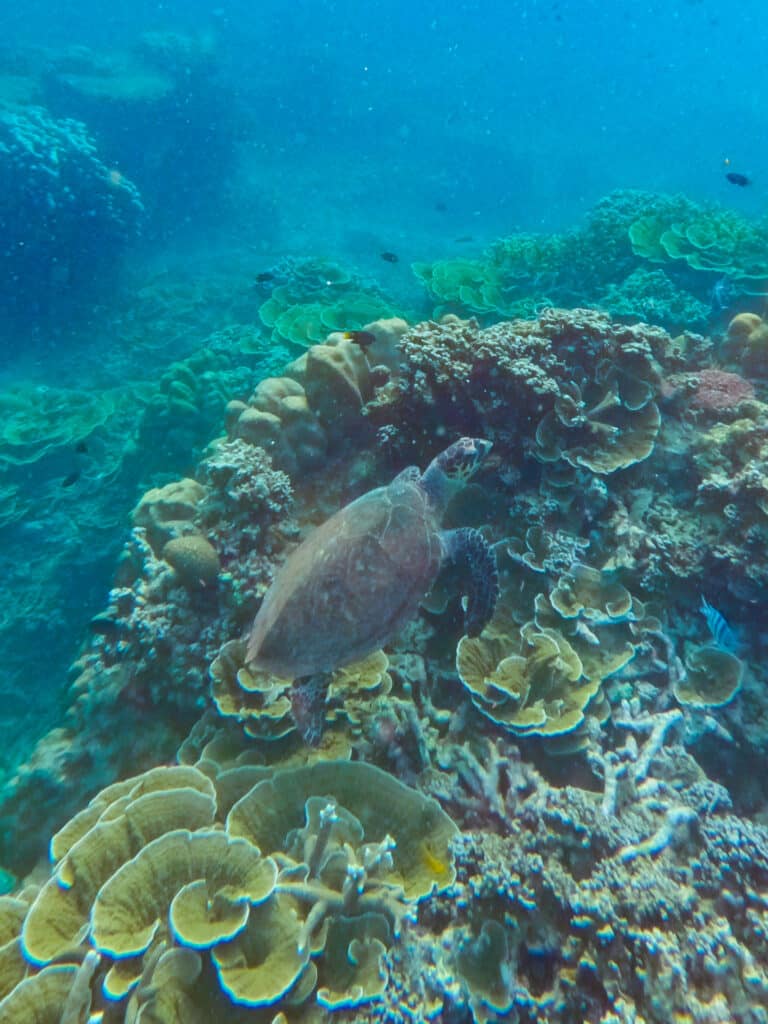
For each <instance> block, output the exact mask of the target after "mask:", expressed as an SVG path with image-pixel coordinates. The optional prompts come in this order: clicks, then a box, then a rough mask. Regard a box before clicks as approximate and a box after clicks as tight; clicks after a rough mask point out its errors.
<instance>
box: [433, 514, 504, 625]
mask: <svg viewBox="0 0 768 1024" xmlns="http://www.w3.org/2000/svg"><path fill="white" fill-rule="evenodd" d="M444 537H445V555H446V559H447V560H450V561H451V562H453V563H455V564H460V565H462V567H465V569H466V572H467V573H468V575H469V587H468V589H467V594H466V597H465V599H464V601H463V602H462V606H463V607H464V629H465V630H466V632H467V635H468V636H480V634H481V633H482V631H483V629H485V627H486V626H487V625H488V623H489V622H490V621H491V619H492V618H493V613H494V611H495V609H496V601H497V600H498V597H499V570H498V566H497V564H496V553H495V552H494V550H493V548H492V547H491V545H490V544H489V543H488V541H487V540H486V539H485V537H484V536H483V535H482V533H480V531H479V530H473V529H470V528H467V527H465V528H463V529H460V530H450V531H448V532H447V533H446V534H444Z"/></svg>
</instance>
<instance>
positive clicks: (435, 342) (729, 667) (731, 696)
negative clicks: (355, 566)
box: [0, 221, 768, 1024]
mask: <svg viewBox="0 0 768 1024" xmlns="http://www.w3.org/2000/svg"><path fill="white" fill-rule="evenodd" d="M665 230H666V229H665ZM688 234H689V235H690V237H688V236H686V237H683V236H682V235H679V233H678V234H676V235H675V238H674V239H670V238H666V235H665V231H664V230H662V225H661V224H660V223H659V222H657V221H654V222H652V223H651V222H644V223H642V224H640V225H639V226H638V227H637V228H636V229H635V231H634V233H633V236H632V240H633V243H634V244H635V245H636V246H640V245H641V244H642V246H643V247H644V250H646V251H648V252H652V253H654V254H656V253H659V252H661V251H662V250H664V251H667V250H670V251H671V249H670V247H671V246H672V245H673V242H674V257H675V258H676V259H679V260H687V261H688V262H689V263H690V264H691V266H695V265H696V260H695V259H694V255H693V253H694V250H695V249H696V242H697V240H698V239H699V235H700V231H694V229H693V228H690V229H689V232H688ZM723 244H724V243H723ZM696 251H698V250H696ZM726 255H727V253H726ZM465 269H466V268H465ZM476 270H477V268H474V269H473V273H474V272H475V271H476ZM422 272H423V273H425V274H426V273H427V272H426V271H422ZM744 273H745V274H746V273H747V270H745V271H744ZM430 274H431V277H430V281H431V282H432V286H433V287H435V288H437V287H443V286H444V285H443V284H441V283H440V282H444V281H445V279H446V278H445V269H444V268H443V269H437V268H433V269H432V270H431V271H430ZM457 294H459V295H461V293H460V292H459V293H457ZM467 294H468V293H467V292H466V291H465V292H464V293H463V298H464V299H466V296H467ZM488 296H489V293H488V291H487V289H486V294H485V299H484V300H483V301H486V302H488V301H490V299H489V297H488ZM473 301H475V300H473ZM278 320H279V317H278V316H277V315H276V316H275V318H274V322H275V324H276V325H277V324H278ZM292 322H293V321H292ZM361 326H362V327H363V328H364V330H365V331H366V332H367V333H368V335H370V337H369V338H367V339H366V342H367V343H366V344H365V345H364V346H361V345H359V344H357V343H356V342H355V341H354V339H353V338H350V337H349V336H348V335H347V334H345V333H334V332H332V333H330V334H328V335H326V336H324V337H323V338H322V339H320V340H318V341H317V343H315V344H312V345H311V346H310V347H308V348H307V350H306V351H305V352H304V354H302V355H301V356H300V357H299V358H298V359H296V360H295V361H294V362H292V363H290V364H288V365H287V366H285V367H284V369H283V370H282V372H281V373H280V375H276V376H272V377H268V378H266V379H264V380H261V381H260V382H259V383H258V385H257V386H256V388H255V390H253V392H252V393H251V394H250V395H249V396H244V397H243V398H242V399H235V400H232V401H230V403H229V404H228V406H227V408H226V411H225V416H224V423H223V432H222V433H221V435H220V436H219V437H218V438H217V439H216V441H214V443H213V444H212V445H211V446H210V447H209V449H208V450H207V452H206V454H205V455H204V457H203V459H202V461H201V462H200V464H199V466H198V468H197V471H196V473H195V475H194V477H188V478H185V479H181V480H178V481H175V482H173V483H169V484H166V485H165V486H163V487H160V488H156V489H154V490H152V491H149V492H148V493H147V494H146V495H145V496H144V497H143V498H142V500H141V501H140V502H139V503H138V505H137V507H136V508H135V509H134V511H133V517H132V526H133V528H132V532H131V536H130V539H129V541H128V543H127V544H126V547H125V550H124V552H123V555H122V557H121V560H120V564H119V568H118V572H117V577H116V579H115V585H114V587H113V589H112V591H111V593H110V598H109V602H108V605H107V607H106V608H105V609H104V610H103V611H102V612H101V613H100V615H99V616H98V617H97V620H98V621H97V629H96V631H95V635H94V638H93V639H92V640H91V641H90V642H89V643H88V644H87V645H86V646H85V648H84V649H83V652H82V654H81V656H80V658H79V660H78V662H77V663H76V665H75V668H74V672H73V682H72V685H71V701H70V707H69V711H68V713H67V718H66V721H65V723H64V725H63V726H62V727H60V728H59V729H57V730H54V731H53V732H51V733H50V734H49V735H48V736H46V737H44V739H43V740H42V741H41V742H40V744H39V745H38V747H37V749H36V750H35V752H34V754H33V757H32V758H31V760H30V761H29V762H28V763H27V764H26V765H24V766H23V767H22V768H21V769H20V770H19V772H18V773H17V775H16V777H15V779H14V780H13V783H12V786H10V787H9V789H8V792H7V795H6V800H5V804H4V808H3V813H4V815H5V820H6V822H7V823H8V826H9V834H13V835H14V837H16V838H15V840H14V844H13V846H12V847H7V848H6V849H5V850H4V857H5V859H6V861H7V862H8V864H9V866H10V867H12V868H14V870H16V871H17V872H18V874H19V875H20V876H22V875H24V874H25V873H26V872H27V871H28V870H29V868H30V867H31V865H32V863H33V861H34V859H35V857H36V855H37V854H38V853H39V850H40V843H41V839H42V837H43V835H44V832H45V829H46V828H50V822H51V821H56V822H57V826H58V829H57V831H56V832H55V834H54V835H53V837H52V839H51V840H50V848H49V853H50V864H49V868H48V871H47V873H46V875H45V877H43V878H38V879H36V881H35V884H26V885H23V886H20V887H19V888H18V889H16V890H15V891H14V892H13V893H12V894H11V895H8V896H5V897H2V898H1V899H0V943H2V944H1V945H0V963H1V964H2V969H1V970H0V996H1V997H2V998H1V1001H0V1022H1V1024H5V1022H6V1021H7V1022H17V1021H21V1020H35V1021H59V1020H61V1021H65V1020H66V1021H68V1022H69V1021H88V1020H103V1021H105V1022H112V1021H142V1022H143V1024H149V1022H153V1024H154V1022H172V1021H173V1022H175V1021H179V1022H181V1021H183V1022H185V1024H188V1022H195V1021H200V1022H204V1021H213V1020H215V1021H219V1020H221V1021H254V1022H262V1021H263V1022H273V1024H277V1022H280V1024H294V1022H296V1024H299V1022H315V1021H333V1020H334V1019H335V1020H339V1021H351V1020H355V1021H389V1022H399V1021H402V1022H413V1021H423V1020H434V1021H448V1020H450V1021H456V1022H463V1021H467V1022H470V1021H477V1022H483V1024H484V1022H490V1021H501V1020H503V1021H516V1022H517V1021H519V1022H528V1021H531V1022H533V1021H537V1020H545V1019H546V1020H548V1021H562V1022H566V1021H573V1020H594V1021H602V1022H606V1024H607V1022H615V1021H638V1020H644V1021H648V1022H658V1024H667V1022H668V1021H670V1020H671V1019H677V1020H730V1019H733V1020H740V1021H753V1020H754V1021H757V1020H761V1019H762V1017H763V1016H764V1015H765V1013H766V1012H768V973H766V972H767V971H768V945H766V942H765V938H764V937H765V935H766V934H767V933H768V909H766V907H767V905H766V900H765V894H764V889H765V878H766V877H768V831H766V829H765V827H764V826H763V825H761V824H760V823H758V822H755V821H751V820H748V819H747V818H745V817H743V816H742V813H743V811H744V808H745V807H746V802H745V801H746V799H754V800H756V799H758V795H757V789H756V790H755V793H754V794H752V795H751V796H750V797H747V798H745V795H744V794H742V793H738V794H737V793H734V792H729V790H728V789H727V788H726V785H725V783H726V781H727V774H726V773H725V772H724V771H723V770H722V763H723V760H724V759H725V760H726V761H730V762H731V763H733V764H737V763H738V761H739V758H745V757H757V756H759V755H760V754H762V753H763V752H764V744H765V734H764V731H763V730H762V729H761V721H762V720H763V716H764V714H765V713H766V698H765V692H766V690H765V685H764V684H765V680H764V679H763V678H762V676H763V675H764V669H763V668H762V666H761V665H760V663H759V660H758V659H757V658H756V657H755V651H756V649H757V647H756V645H757V644H758V641H759V638H758V637H756V636H748V635H738V636H737V632H736V630H731V629H730V627H728V626H727V623H726V619H725V612H729V613H730V612H731V611H732V610H734V609H736V608H737V607H739V605H747V606H749V605H750V604H755V603H756V602H758V601H760V600H761V599H762V595H763V594H764V588H765V584H766V564H768V563H766V559H765V544H766V534H767V531H768V522H767V520H766V516H768V491H767V490H766V486H767V485H766V480H767V479H768V476H766V473H767V472H768V447H766V441H765V438H766V436H767V431H768V427H767V426H766V424H767V423H768V418H767V417H768V406H766V405H765V404H764V403H763V401H762V397H764V391H763V386H762V383H761V380H760V378H759V375H757V374H756V373H755V372H754V368H755V367H756V366H757V365H758V364H759V361H760V357H761V352H762V341H761V338H762V333H761V332H762V331H763V325H762V321H760V320H759V318H757V319H756V320H748V321H745V320H744V319H739V318H737V319H736V321H734V323H733V325H732V327H731V331H730V333H729V335H728V337H727V338H725V339H724V341H723V343H722V351H721V354H720V356H719V357H718V359H716V358H715V353H714V352H713V344H712V342H711V341H710V340H709V339H706V338H704V337H702V336H700V335H696V334H691V333H684V334H681V335H678V336H675V337H672V336H671V335H670V334H668V333H667V332H666V331H665V330H663V329H661V328H655V327H649V326H647V325H645V324H635V325H632V326H628V325H626V324H624V323H620V322H617V321H616V320H613V319H611V317H609V316H608V315H606V314H604V313H600V312H596V311H594V310H585V309H575V310H570V311H565V310H562V309H557V308H548V309H546V310H543V311H541V312H540V313H539V315H538V316H537V317H536V318H535V319H529V320H511V321H510V320H507V321H503V322H500V323H496V324H493V325H491V326H487V327H482V326H481V325H480V324H479V323H478V322H477V321H476V320H474V319H471V318H470V319H467V318H462V317H460V316H457V315H456V314H454V313H445V314H444V315H443V316H442V317H441V318H439V319H434V320H430V321H426V322H422V323H415V324H410V325H409V324H408V323H406V322H405V321H404V320H401V319H399V318H391V317H390V318H384V319H379V320H373V321H371V322H368V323H366V324H364V325H361ZM723 362H725V363H726V364H727V368H724V366H723V365H722V363H723ZM467 435H468V436H471V437H475V438H482V439H485V440H486V441H488V442H492V444H493V449H492V452H491V454H490V455H489V457H488V458H487V459H486V460H485V461H484V462H483V464H482V465H481V466H479V467H478V470H477V472H476V474H475V476H474V477H473V479H472V480H471V481H468V482H467V483H466V486H465V487H464V489H463V490H462V491H460V492H458V493H457V494H456V496H455V498H454V499H453V501H452V502H451V503H450V504H449V505H448V507H447V509H446V510H445V517H444V522H443V524H442V526H444V527H445V528H446V529H448V530H457V529H458V530H464V531H467V533H466V534H464V536H469V535H470V534H471V533H474V532H476V533H477V536H478V537H479V538H482V545H483V550H487V551H489V552H492V553H493V561H494V563H495V565H496V566H497V571H498V600H497V601H496V602H495V609H494V611H493V615H492V617H491V618H490V620H489V621H484V622H483V623H482V625H483V626H484V628H483V629H482V630H480V629H477V630H472V629H470V630H467V631H466V632H464V633H463V634H462V622H463V620H464V612H465V610H466V608H467V602H466V601H465V602H463V604H462V601H461V595H462V594H464V595H466V594H467V592H468V590H469V589H470V588H469V585H468V579H467V576H466V575H465V574H464V573H461V572H460V573H458V574H457V573H456V572H455V571H454V567H453V566H451V565H447V564H445V565H443V566H442V570H443V571H442V572H441V573H440V574H439V575H438V576H437V579H436V582H435V585H434V587H433V588H432V590H431V591H430V593H429V594H424V595H422V596H423V598H424V600H423V602H422V607H421V609H420V610H419V611H418V613H417V614H416V615H415V617H412V618H410V619H409V620H408V621H407V622H404V623H400V622H398V626H399V627H400V628H398V630H397V632H396V635H394V636H392V637H388V636H385V635H383V637H382V642H383V647H384V649H383V650H382V649H376V650H373V651H370V652H367V653H366V654H365V656H362V655H361V656H360V657H359V658H358V659H357V660H352V661H351V663H346V662H345V663H344V664H339V665H337V666H327V667H329V668H330V669H331V670H330V671H329V672H328V676H329V678H328V680H327V683H326V689H325V690H324V691H323V700H322V701H321V703H320V723H319V727H318V730H317V732H318V737H317V742H316V743H315V744H314V745H310V744H307V743H306V742H304V738H303V737H302V735H301V729H300V728H299V727H298V726H300V725H301V722H300V720H298V716H297V714H296V701H295V680H293V679H291V678H290V677H289V676H288V675H284V676H281V675H279V674H277V672H276V671H275V666H270V665H269V664H259V661H258V659H254V658H253V657H249V653H248V647H247V640H248V634H249V631H250V627H251V623H252V621H253V619H254V616H255V615H256V613H257V611H258V609H259V607H260V604H261V602H262V600H263V598H264V594H265V593H266V592H267V590H268V588H269V586H270V583H271V581H272V580H273V578H274V577H275V573H276V572H277V571H278V569H279V567H280V566H281V565H282V564H283V563H284V562H285V560H286V559H287V558H288V557H289V556H290V554H291V552H292V551H295V550H296V548H297V546H298V544H299V543H300V542H301V540H302V539H303V538H305V537H307V536H311V530H312V528H313V527H315V526H317V525H319V524H320V523H322V522H323V521H325V520H327V519H328V518H329V517H330V516H331V515H332V514H333V513H334V512H335V511H336V510H337V509H339V508H340V507H342V506H344V505H346V504H347V502H349V501H350V500H351V499H353V498H356V497H359V496H360V495H365V494H369V493H371V492H372V491H373V489H374V488H376V487H379V486H382V485H386V484H388V483H389V481H391V480H392V479H393V478H395V477H396V475H397V473H399V472H400V471H401V470H402V469H403V468H404V467H406V466H409V465H415V466H419V467H420V470H424V469H425V468H426V467H427V465H428V464H429V463H430V461H431V460H432V459H434V458H435V457H436V456H438V455H439V453H440V452H442V451H444V450H445V449H446V448H448V446H449V445H450V443H451V442H452V441H454V440H455V439H456V438H457V437H460V436H467ZM409 479H411V480H421V482H422V484H423V481H424V477H423V476H422V477H419V476H418V474H417V475H416V476H411V477H409ZM374 493H377V494H378V493H380V492H374ZM385 493H387V495H388V499H389V498H391V493H392V492H391V491H388V492H385ZM363 507H364V508H368V507H369V506H368V505H365V504H364V505H363ZM372 507H373V508H375V509H376V510H377V511H379V505H378V504H376V503H373V506H372ZM441 512H442V510H441ZM344 522H345V523H346V522H347V520H344ZM418 522H419V523H420V524H421V525H423V522H422V521H421V520H418ZM430 536H431V535H430ZM336 568H337V570H338V571H339V572H343V569H341V568H339V567H338V566H337V567H336ZM436 569H437V567H435V571H436ZM430 581H431V580H430ZM408 584H409V578H408V577H406V578H405V579H404V581H403V583H402V584H401V585H402V586H404V587H405V588H407V587H408ZM387 585H388V586H391V582H390V583H388V584H387ZM713 591H714V593H713ZM342 592H343V593H344V594H345V598H346V599H348V600H349V601H350V602H354V601H355V600H356V597H357V594H356V593H354V592H348V591H344V590H343V589H342ZM703 593H706V594H708V595H711V596H712V604H707V606H706V607H707V608H708V609H709V610H708V611H707V613H706V616H703V615H700V614H699V604H700V601H701V595H702V594H703ZM476 596H477V595H476V594H475V597H476ZM495 596H496V591H495V589H494V597H495ZM391 598H392V595H391V593H389V592H388V593H386V594H385V593H382V594H380V595H379V601H378V606H377V594H376V591H375V587H374V588H372V589H371V591H370V592H367V593H366V601H365V605H364V607H363V609H362V611H360V610H359V609H358V610H357V612H356V614H358V615H363V616H365V615H368V616H373V617H374V618H375V617H376V616H377V615H379V614H380V613H381V612H382V609H384V608H386V607H388V606H387V602H388V601H390V600H391ZM471 607H472V605H471V603H470V605H469V608H470V611H471ZM719 609H721V610H719ZM705 610H706V609H705ZM342 611H343V612H344V613H346V611H348V609H344V610H341V609H340V610H339V617H340V618H339V624H340V634H339V635H340V636H341V637H342V638H343V630H342V628H341V627H342V624H343V623H344V622H346V621H348V620H347V619H345V618H343V615H342ZM306 629H307V630H308V631H311V629H312V623H311V620H308V621H307V624H306ZM307 639H308V641H309V640H311V635H310V633H308V634H307ZM297 720H298V724H297ZM158 762H163V763H162V764H160V765H159V764H158ZM84 780H88V785H89V786H90V788H91V792H90V793H89V794H88V796H90V802H88V803H87V804H85V805H83V795H84V794H83V786H84ZM735 801H736V802H737V803H736V806H734V802H735ZM739 801H741V804H739Z"/></svg>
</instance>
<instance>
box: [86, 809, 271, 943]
mask: <svg viewBox="0 0 768 1024" xmlns="http://www.w3.org/2000/svg"><path fill="white" fill-rule="evenodd" d="M276 877H277V868H276V866H275V864H274V862H273V861H272V860H270V859H269V858H266V857H262V856H261V854H260V853H259V850H258V849H257V848H256V847H255V846H253V844H251V843H249V842H247V841H245V840H241V839H240V840H239V839H230V838H229V837H228V836H227V835H226V834H225V833H223V832H214V831H207V832H206V831H201V832H195V833H192V832H189V831H188V830H186V829H177V830H175V831H173V832H167V833H166V834H165V835H162V836H160V837H159V838H158V839H155V840H154V841H153V842H151V843H149V844H148V845H146V846H144V847H143V848H142V849H141V850H140V851H139V853H137V854H136V856H135V857H134V858H133V859H132V860H130V861H128V862H127V863H125V864H123V866H122V867H121V868H119V869H118V870H117V871H116V872H115V873H114V874H113V875H112V877H111V878H110V879H109V881H108V882H106V883H105V884H104V885H103V886H102V888H101V889H100V890H99V893H98V895H97V897H96V899H95V901H94V904H93V910H92V913H91V933H92V937H93V942H94V945H95V946H96V947H97V948H98V949H99V950H100V951H102V952H105V953H108V954H109V955H110V956H113V957H118V958H119V957H131V956H136V955H137V954H139V953H142V952H143V951H144V950H146V949H147V948H148V946H149V944H150V943H151V942H152V939H153V938H154V936H155V934H156V933H157V930H158V928H160V927H161V926H162V924H163V922H164V921H165V919H166V915H167V914H168V912H169V908H170V911H171V913H170V926H171V930H172V932H173V933H174V935H175V937H176V938H177V939H178V940H179V941H180V942H183V943H184V944H186V945H189V946H192V947H194V948H200V949H204V948H208V947H210V946H212V945H215V944H216V943H217V942H220V941H222V940H224V939H228V938H231V937H232V935H233V934H236V933H237V931H239V930H241V929H242V928H243V927H244V925H245V923H246V921H247V918H248V910H249V908H250V906H251V905H252V904H254V903H261V902H262V901H263V900H265V899H266V898H267V897H268V896H269V894H270V893H271V892H272V890H273V888H274V884H275V879H276ZM190 883H201V884H198V885H193V886H192V887H191V888H185V887H187V886H189V884H190ZM180 893H181V896H180V897H179V894H180ZM177 897H179V898H180V903H179V904H178V905H177V906H175V907H174V901H175V899H176V898H177Z"/></svg>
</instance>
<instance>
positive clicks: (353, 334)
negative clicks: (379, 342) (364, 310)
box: [344, 331, 376, 348]
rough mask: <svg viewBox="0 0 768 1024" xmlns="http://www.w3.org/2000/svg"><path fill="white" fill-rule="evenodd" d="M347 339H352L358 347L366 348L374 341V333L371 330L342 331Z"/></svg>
mask: <svg viewBox="0 0 768 1024" xmlns="http://www.w3.org/2000/svg"><path fill="white" fill-rule="evenodd" d="M344 337H345V338H346V339H347V341H354V343H355V344H356V345H359V346H360V348H368V346H369V345H372V344H373V343H374V341H376V335H375V334H373V333H372V332H371V331H344Z"/></svg>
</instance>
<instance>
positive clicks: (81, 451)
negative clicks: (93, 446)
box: [75, 441, 88, 455]
mask: <svg viewBox="0 0 768 1024" xmlns="http://www.w3.org/2000/svg"><path fill="white" fill-rule="evenodd" d="M75 451H76V452H77V454H78V455H87V454H88V445H87V444H86V443H85V441H78V442H77V444H76V445H75Z"/></svg>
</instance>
